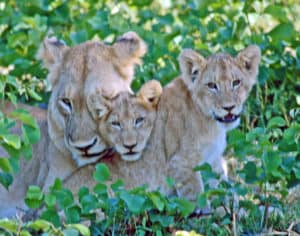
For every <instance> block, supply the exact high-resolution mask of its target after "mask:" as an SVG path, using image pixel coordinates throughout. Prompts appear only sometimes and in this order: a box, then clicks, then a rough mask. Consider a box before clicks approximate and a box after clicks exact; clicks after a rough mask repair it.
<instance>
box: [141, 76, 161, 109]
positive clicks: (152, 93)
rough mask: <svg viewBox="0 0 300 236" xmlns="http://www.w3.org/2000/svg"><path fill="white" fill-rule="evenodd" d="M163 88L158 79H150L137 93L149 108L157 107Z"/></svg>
mask: <svg viewBox="0 0 300 236" xmlns="http://www.w3.org/2000/svg"><path fill="white" fill-rule="evenodd" d="M162 92H163V89H162V86H161V84H160V83H159V82H158V81H157V80H149V81H148V82H146V83H145V84H144V85H143V86H142V87H141V88H140V90H139V92H138V93H137V95H136V97H137V99H138V100H139V101H140V102H141V103H142V104H143V105H145V106H146V107H148V108H156V107H157V105H158V102H159V99H160V97H161V95H162Z"/></svg>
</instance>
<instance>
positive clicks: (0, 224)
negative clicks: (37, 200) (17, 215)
mask: <svg viewBox="0 0 300 236" xmlns="http://www.w3.org/2000/svg"><path fill="white" fill-rule="evenodd" d="M0 228H2V229H5V230H8V231H9V232H11V233H14V234H17V232H18V229H19V224H18V222H17V221H13V220H8V219H0Z"/></svg>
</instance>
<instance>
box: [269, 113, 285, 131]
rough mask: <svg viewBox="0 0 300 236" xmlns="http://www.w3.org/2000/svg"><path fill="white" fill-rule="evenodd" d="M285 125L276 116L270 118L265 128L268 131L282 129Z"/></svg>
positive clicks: (283, 121)
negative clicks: (276, 128)
mask: <svg viewBox="0 0 300 236" xmlns="http://www.w3.org/2000/svg"><path fill="white" fill-rule="evenodd" d="M285 125H286V122H285V120H284V119H283V118H282V117H280V116H276V117H273V118H271V119H270V120H269V121H268V125H267V128H268V129H270V128H275V127H283V126H285Z"/></svg>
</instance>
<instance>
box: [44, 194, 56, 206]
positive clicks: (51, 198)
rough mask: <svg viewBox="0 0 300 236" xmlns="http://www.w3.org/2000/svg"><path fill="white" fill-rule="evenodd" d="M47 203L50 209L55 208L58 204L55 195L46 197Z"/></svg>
mask: <svg viewBox="0 0 300 236" xmlns="http://www.w3.org/2000/svg"><path fill="white" fill-rule="evenodd" d="M45 203H46V205H47V206H48V207H54V206H55V204H56V197H55V195H53V194H47V195H46V196H45Z"/></svg>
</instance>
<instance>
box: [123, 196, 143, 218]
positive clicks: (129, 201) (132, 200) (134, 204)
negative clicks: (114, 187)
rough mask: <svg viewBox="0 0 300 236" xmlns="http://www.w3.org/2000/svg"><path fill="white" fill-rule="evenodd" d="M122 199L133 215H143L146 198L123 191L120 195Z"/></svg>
mask: <svg viewBox="0 0 300 236" xmlns="http://www.w3.org/2000/svg"><path fill="white" fill-rule="evenodd" d="M120 198H121V199H122V200H123V201H124V202H125V203H126V205H127V206H128V209H129V211H131V212H133V213H141V211H142V207H143V205H144V203H145V201H146V198H145V197H141V196H138V195H134V194H131V193H128V192H127V191H122V192H121V194H120Z"/></svg>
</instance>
